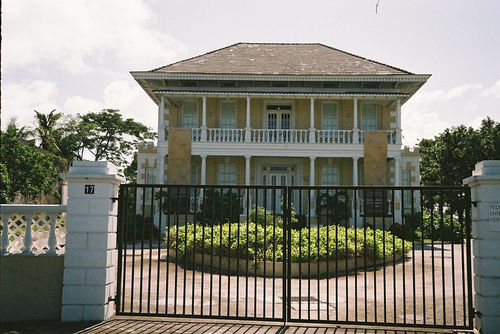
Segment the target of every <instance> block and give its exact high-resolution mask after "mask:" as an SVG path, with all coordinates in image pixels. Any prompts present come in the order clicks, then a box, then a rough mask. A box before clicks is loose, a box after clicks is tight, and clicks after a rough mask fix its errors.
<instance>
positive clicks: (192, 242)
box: [165, 222, 412, 262]
mask: <svg viewBox="0 0 500 334" xmlns="http://www.w3.org/2000/svg"><path fill="white" fill-rule="evenodd" d="M221 231H222V233H221ZM186 232H187V235H186ZM318 232H319V233H318ZM238 236H239V238H238ZM365 236H366V238H365ZM384 236H385V254H384ZM318 237H319V249H318ZM238 240H239V243H238ZM165 242H166V243H167V244H168V245H169V247H170V249H175V250H176V251H177V254H178V255H179V256H180V257H183V256H185V255H188V256H189V255H193V251H194V252H195V253H200V254H213V255H216V256H219V255H222V256H230V257H238V258H241V259H246V258H248V259H249V260H255V259H257V260H258V261H263V260H264V259H265V260H274V261H278V262H279V261H282V260H283V228H282V227H281V226H280V225H278V224H277V225H276V226H273V225H267V226H265V225H263V224H255V223H253V222H250V223H249V224H248V228H247V224H246V223H226V224H223V225H222V226H220V225H218V226H217V225H216V226H213V227H212V226H203V225H200V224H192V223H187V224H186V225H183V226H178V227H177V226H171V227H170V228H169V229H167V231H166V236H165ZM247 242H248V244H247ZM238 245H239V246H238ZM355 245H356V246H355ZM411 247H412V244H411V243H410V242H408V241H404V252H405V253H407V252H409V251H410V250H411ZM212 248H213V253H212ZM264 250H265V252H264ZM365 250H366V256H367V257H373V256H375V257H376V258H377V259H382V258H383V257H384V255H385V257H386V258H387V257H391V256H392V255H393V254H395V255H401V254H403V240H401V239H400V238H398V237H395V236H393V235H392V233H390V232H388V231H385V233H384V232H383V231H382V230H375V231H374V230H373V229H371V228H368V227H367V228H366V229H363V228H345V227H343V226H339V225H334V226H328V227H327V226H323V227H319V228H318V227H311V228H303V229H301V230H291V260H292V262H309V261H311V262H316V261H318V260H319V261H322V260H326V259H327V258H329V259H334V258H335V257H337V258H343V259H345V258H346V256H347V257H348V258H352V257H356V256H365Z"/></svg>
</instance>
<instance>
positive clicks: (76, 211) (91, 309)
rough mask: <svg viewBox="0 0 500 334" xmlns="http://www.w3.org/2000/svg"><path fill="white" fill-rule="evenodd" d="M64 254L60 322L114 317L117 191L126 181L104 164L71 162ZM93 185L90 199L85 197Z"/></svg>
mask: <svg viewBox="0 0 500 334" xmlns="http://www.w3.org/2000/svg"><path fill="white" fill-rule="evenodd" d="M61 176H62V177H63V178H64V179H65V180H66V181H67V183H68V193H69V198H68V205H67V214H66V252H65V254H64V279H63V292H62V308H61V320H62V321H100V320H105V319H108V318H109V317H111V316H112V315H114V313H115V305H114V303H115V302H114V297H115V289H116V281H115V275H116V263H117V260H118V259H117V249H116V224H117V209H118V201H115V200H114V198H116V197H118V188H119V185H120V183H121V182H123V181H124V179H123V178H122V177H120V176H118V170H117V168H116V167H115V166H114V165H113V164H111V163H110V162H107V161H75V162H74V163H73V166H72V167H71V168H70V169H69V172H68V173H67V174H62V175H61ZM86 185H92V186H93V190H94V191H93V193H92V194H85V188H86V187H85V186H86Z"/></svg>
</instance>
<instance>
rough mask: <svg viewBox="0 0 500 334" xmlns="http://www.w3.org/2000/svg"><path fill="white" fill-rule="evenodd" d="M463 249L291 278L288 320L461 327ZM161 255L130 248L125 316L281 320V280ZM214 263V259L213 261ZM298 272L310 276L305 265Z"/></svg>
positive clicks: (420, 251)
mask: <svg viewBox="0 0 500 334" xmlns="http://www.w3.org/2000/svg"><path fill="white" fill-rule="evenodd" d="M464 250H465V245H460V244H455V245H450V244H444V247H441V244H440V243H438V244H435V245H434V250H432V248H431V247H430V245H427V244H426V245H425V246H424V247H423V248H422V246H420V245H415V250H414V251H412V252H410V253H408V254H407V258H406V260H405V261H398V262H396V263H395V265H394V264H393V263H392V261H391V262H390V263H388V264H387V265H386V266H385V267H383V266H379V267H378V268H377V269H376V270H373V268H367V269H366V270H365V269H364V268H359V269H358V270H357V271H356V272H350V273H349V274H348V275H345V274H340V275H339V276H338V277H332V278H329V279H328V278H321V277H320V278H319V279H318V278H315V277H313V278H312V279H310V280H309V279H292V280H291V293H292V304H291V317H292V319H321V320H322V321H326V322H330V321H336V320H337V321H353V322H354V321H359V322H379V323H382V322H385V323H398V324H403V323H406V324H423V323H426V324H433V323H435V324H438V325H443V324H446V325H448V326H450V325H453V324H456V325H459V326H460V325H463V324H464V322H465V321H466V319H464V315H465V316H466V311H467V296H466V295H467V287H466V286H464V285H463V282H464V281H463V280H464V279H466V278H467V273H466V272H465V271H462V263H466V259H465V256H464V255H465V252H464ZM164 252H166V250H164V249H162V250H161V254H158V249H154V248H153V251H152V252H151V253H150V252H149V250H146V249H145V250H144V253H143V254H141V252H140V249H139V250H136V252H135V256H132V251H131V250H130V249H128V250H127V262H126V275H125V291H124V296H125V299H124V300H123V302H124V303H123V306H124V307H125V311H126V312H133V313H140V314H144V315H146V313H149V314H151V313H158V314H169V315H179V316H180V315H182V314H186V315H195V316H196V315H200V314H204V315H207V314H209V313H211V314H212V316H217V315H221V316H231V317H237V316H239V317H241V316H247V317H249V318H274V319H278V320H279V318H280V317H282V312H283V296H282V295H283V294H282V291H283V289H282V288H283V280H282V279H281V278H276V279H272V278H270V277H267V278H263V277H258V276H257V277H255V276H249V277H246V276H245V275H235V274H232V275H226V274H219V273H216V272H214V273H212V274H210V272H207V271H206V270H205V271H201V270H200V269H199V268H192V267H189V266H186V267H184V266H183V264H182V261H180V262H179V263H178V265H176V264H175V262H172V261H171V262H170V263H167V262H165V261H158V258H159V257H160V256H162V255H164ZM141 255H142V256H141ZM433 256H434V260H432V258H433ZM132 259H133V260H134V261H132ZM217 259H218V257H214V261H217ZM452 262H453V264H452ZM132 267H133V268H132ZM452 269H454V270H452ZM303 271H304V272H306V273H307V265H306V264H305V265H304V268H303ZM132 272H133V274H132ZM167 275H168V276H167ZM149 278H151V280H149ZM167 282H168V283H167ZM132 289H133V290H132ZM132 291H133V293H132ZM210 294H211V297H210Z"/></svg>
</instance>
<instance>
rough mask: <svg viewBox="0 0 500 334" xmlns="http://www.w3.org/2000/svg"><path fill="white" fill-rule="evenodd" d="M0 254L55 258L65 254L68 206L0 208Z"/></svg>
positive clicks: (1, 206) (2, 206) (12, 205)
mask: <svg viewBox="0 0 500 334" xmlns="http://www.w3.org/2000/svg"><path fill="white" fill-rule="evenodd" d="M0 212H1V215H0V216H1V219H2V224H1V226H2V238H1V240H2V246H1V252H2V254H5V253H18V254H19V253H21V254H24V255H31V254H56V253H63V252H64V245H65V239H66V221H65V217H66V206H65V205H19V204H2V205H0Z"/></svg>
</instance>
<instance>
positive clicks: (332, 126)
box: [322, 102, 339, 130]
mask: <svg viewBox="0 0 500 334" xmlns="http://www.w3.org/2000/svg"><path fill="white" fill-rule="evenodd" d="M322 109H323V124H322V128H323V130H337V129H338V127H339V124H338V118H337V104H336V103H335V102H325V103H323V105H322Z"/></svg>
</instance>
